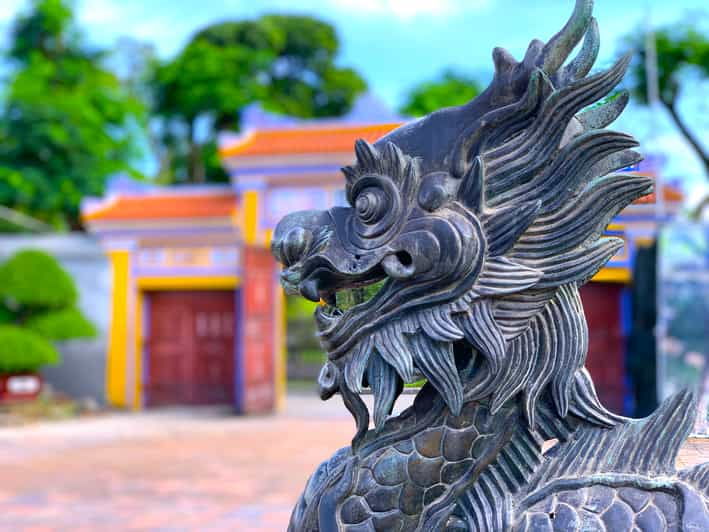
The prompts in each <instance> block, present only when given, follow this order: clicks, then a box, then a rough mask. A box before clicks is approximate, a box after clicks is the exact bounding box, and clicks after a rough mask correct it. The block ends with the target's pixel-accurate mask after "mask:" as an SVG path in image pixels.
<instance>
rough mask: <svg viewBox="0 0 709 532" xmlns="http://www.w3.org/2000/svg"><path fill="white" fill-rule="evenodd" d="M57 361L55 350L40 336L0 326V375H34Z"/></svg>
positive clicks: (21, 329)
mask: <svg viewBox="0 0 709 532" xmlns="http://www.w3.org/2000/svg"><path fill="white" fill-rule="evenodd" d="M59 360H60V357H59V352H58V351H57V350H56V348H55V347H54V346H53V345H52V344H51V342H49V341H48V340H46V339H44V338H42V337H41V336H40V335H38V334H36V333H34V332H32V331H28V330H27V329H23V328H20V327H17V326H15V325H0V373H4V374H12V373H25V372H26V373H34V372H36V371H37V370H39V368H41V367H42V366H46V365H49V364H56V363H57V362H59Z"/></svg>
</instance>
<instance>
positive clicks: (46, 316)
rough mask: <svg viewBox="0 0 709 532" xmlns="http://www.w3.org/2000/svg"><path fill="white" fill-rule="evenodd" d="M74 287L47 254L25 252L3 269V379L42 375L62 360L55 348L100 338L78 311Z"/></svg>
mask: <svg viewBox="0 0 709 532" xmlns="http://www.w3.org/2000/svg"><path fill="white" fill-rule="evenodd" d="M76 302H77V290H76V286H75V285H74V281H73V280H72V278H71V277H70V276H69V274H68V273H67V272H66V271H65V270H64V269H63V268H62V267H61V265H60V264H59V263H58V262H57V260H56V259H55V258H54V257H52V256H51V255H48V254H46V253H44V252H42V251H36V250H23V251H19V252H18V253H16V254H15V255H13V256H12V257H10V258H9V259H8V260H6V261H5V262H4V263H3V264H0V373H17V372H22V371H36V370H37V369H39V368H40V367H41V366H43V365H45V364H51V363H56V362H57V361H58V360H59V354H58V353H57V351H56V349H55V347H54V346H53V344H52V342H54V341H57V340H68V339H72V338H87V337H92V336H95V334H96V329H95V328H94V326H93V324H91V322H90V321H89V320H88V319H86V317H85V316H84V315H83V314H82V313H81V312H80V311H79V310H78V309H77V308H76Z"/></svg>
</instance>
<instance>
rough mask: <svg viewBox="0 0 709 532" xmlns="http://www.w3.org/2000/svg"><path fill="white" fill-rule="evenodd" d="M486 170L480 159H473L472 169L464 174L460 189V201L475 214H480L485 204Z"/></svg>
mask: <svg viewBox="0 0 709 532" xmlns="http://www.w3.org/2000/svg"><path fill="white" fill-rule="evenodd" d="M484 183H485V181H484V169H483V162H482V159H481V158H480V157H476V158H475V159H473V163H472V164H471V165H470V168H468V170H467V171H466V172H465V174H463V178H462V180H461V183H460V187H458V201H460V202H461V203H462V204H463V205H465V206H466V207H468V208H469V209H470V210H471V211H473V212H474V213H476V214H477V213H480V212H481V211H482V209H483V205H484V204H485V186H484Z"/></svg>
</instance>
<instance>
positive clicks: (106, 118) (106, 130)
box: [0, 0, 145, 227]
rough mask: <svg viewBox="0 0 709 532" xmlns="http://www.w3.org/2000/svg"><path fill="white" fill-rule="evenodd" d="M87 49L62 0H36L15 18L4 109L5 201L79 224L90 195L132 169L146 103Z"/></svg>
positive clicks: (0, 180)
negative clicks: (83, 203)
mask: <svg viewBox="0 0 709 532" xmlns="http://www.w3.org/2000/svg"><path fill="white" fill-rule="evenodd" d="M103 58H104V55H103V53H100V52H97V51H93V50H89V49H88V48H86V47H85V46H84V45H83V43H82V39H81V36H80V34H79V32H78V31H77V29H76V28H75V26H74V22H73V14H72V11H71V9H70V8H69V6H68V4H67V3H66V2H65V1H64V0H33V1H32V2H31V5H30V8H29V10H28V11H27V12H25V13H23V14H21V15H20V16H19V17H18V18H17V19H16V20H15V22H14V25H13V27H12V32H11V43H10V50H9V59H10V64H9V65H8V67H9V69H10V79H9V83H8V86H7V88H6V93H5V95H4V96H5V97H4V105H3V109H2V114H1V116H0V204H2V205H5V206H8V207H11V208H15V209H17V210H19V211H22V212H25V213H27V214H30V215H32V216H34V217H36V218H38V219H41V220H44V221H47V222H50V223H52V224H53V225H55V226H58V227H77V226H79V206H80V202H81V199H82V198H83V197H84V196H86V195H99V194H102V192H103V187H104V184H105V181H106V179H107V177H108V176H109V175H111V174H113V173H115V172H118V171H131V169H132V163H133V162H134V160H135V157H136V156H137V155H138V152H139V149H138V148H137V146H138V144H137V142H136V132H137V131H138V129H139V127H140V124H141V123H142V122H143V120H144V118H145V115H144V106H143V105H142V104H141V102H140V101H139V100H138V99H137V98H135V97H134V96H133V95H131V94H130V92H129V91H128V90H126V89H125V87H124V86H123V85H122V84H121V82H120V80H119V79H118V78H117V77H116V75H115V74H113V73H112V72H110V71H109V70H108V69H106V68H105V67H104V66H103V65H102V60H103Z"/></svg>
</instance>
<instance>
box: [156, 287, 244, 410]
mask: <svg viewBox="0 0 709 532" xmlns="http://www.w3.org/2000/svg"><path fill="white" fill-rule="evenodd" d="M234 306H235V305H234V293H233V292H229V291H194V292H177V291H176V292H152V293H150V294H149V309H150V328H149V331H148V338H147V356H148V361H147V368H148V371H147V382H146V384H145V388H146V392H147V394H146V399H147V404H148V405H149V406H160V405H177V404H180V405H199V404H219V403H232V402H233V400H234V326H235V316H234Z"/></svg>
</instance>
